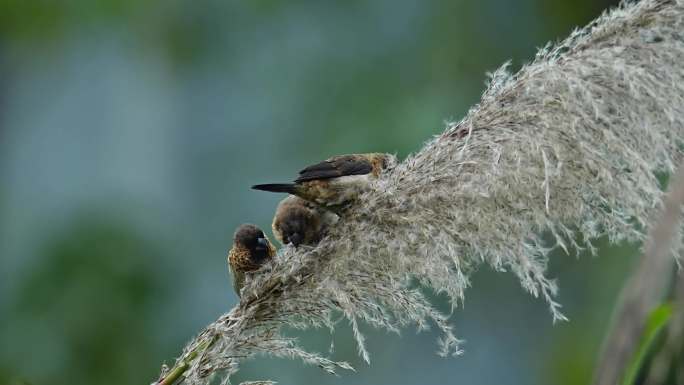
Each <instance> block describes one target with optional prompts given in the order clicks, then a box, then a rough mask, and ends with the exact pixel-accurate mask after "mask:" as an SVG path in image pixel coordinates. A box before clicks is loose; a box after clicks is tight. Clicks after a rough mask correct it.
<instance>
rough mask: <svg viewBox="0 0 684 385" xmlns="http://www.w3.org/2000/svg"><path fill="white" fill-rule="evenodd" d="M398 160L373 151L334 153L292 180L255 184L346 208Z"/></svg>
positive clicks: (274, 190) (320, 203)
mask: <svg viewBox="0 0 684 385" xmlns="http://www.w3.org/2000/svg"><path fill="white" fill-rule="evenodd" d="M394 163H395V157H394V156H393V155H391V154H383V153H370V154H350V155H339V156H334V157H332V158H330V159H327V160H324V161H323V162H321V163H317V164H314V165H312V166H309V167H307V168H305V169H303V170H302V171H300V172H299V176H298V177H297V179H295V180H294V182H293V183H271V184H258V185H255V186H252V188H253V189H255V190H262V191H271V192H282V193H288V194H292V195H297V196H298V197H300V198H302V199H305V200H307V201H310V202H314V203H316V204H318V205H321V206H325V207H329V208H331V209H336V208H341V207H344V206H345V205H346V204H348V203H349V202H351V201H353V200H354V199H355V198H356V197H357V196H358V195H359V194H360V193H361V192H363V191H364V189H365V188H366V187H367V186H368V184H369V182H370V180H371V179H373V178H377V177H378V176H380V174H382V172H383V171H384V170H385V169H387V168H389V167H390V166H392V165H393V164H394Z"/></svg>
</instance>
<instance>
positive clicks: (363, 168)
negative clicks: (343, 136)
mask: <svg viewBox="0 0 684 385" xmlns="http://www.w3.org/2000/svg"><path fill="white" fill-rule="evenodd" d="M371 171H373V165H372V164H371V162H370V161H369V160H368V158H367V157H366V156H364V155H359V154H353V155H340V156H335V157H332V158H330V159H327V160H324V161H323V162H320V163H317V164H314V165H311V166H309V167H307V168H305V169H303V170H302V171H300V172H299V177H297V179H295V181H294V182H295V183H302V182H307V181H310V180H320V179H331V178H339V177H342V176H348V175H365V174H368V173H370V172H371Z"/></svg>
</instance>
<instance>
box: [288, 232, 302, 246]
mask: <svg viewBox="0 0 684 385" xmlns="http://www.w3.org/2000/svg"><path fill="white" fill-rule="evenodd" d="M290 243H292V245H293V246H294V247H297V246H299V245H300V244H301V243H302V236H301V235H299V233H294V234H292V235H290Z"/></svg>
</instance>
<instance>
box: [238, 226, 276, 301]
mask: <svg viewBox="0 0 684 385" xmlns="http://www.w3.org/2000/svg"><path fill="white" fill-rule="evenodd" d="M275 255H276V249H275V247H273V244H271V242H270V241H269V240H268V237H266V235H265V234H264V232H263V231H261V229H260V228H258V227H257V226H255V225H252V224H243V225H240V227H238V228H237V230H235V234H234V235H233V247H232V248H231V249H230V251H229V252H228V267H229V269H230V272H231V273H232V275H233V289H235V292H236V293H237V295H238V297H239V296H240V290H242V287H243V286H244V284H245V274H246V273H249V272H252V271H255V270H258V269H259V268H260V267H261V266H262V265H263V264H264V263H266V262H268V261H270V260H271V259H272V258H273V257H274V256H275Z"/></svg>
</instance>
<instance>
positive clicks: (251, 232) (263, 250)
mask: <svg viewBox="0 0 684 385" xmlns="http://www.w3.org/2000/svg"><path fill="white" fill-rule="evenodd" d="M233 243H234V244H235V245H237V246H240V247H244V248H246V249H247V250H249V254H250V257H251V258H252V259H253V260H254V261H255V262H259V261H262V260H263V259H265V258H267V257H268V256H269V255H270V254H271V249H272V248H273V247H272V246H271V243H270V242H269V240H268V238H266V235H265V234H264V232H263V231H261V229H260V228H259V227H257V226H255V225H252V224H243V225H241V226H240V227H238V229H237V230H235V235H233Z"/></svg>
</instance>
